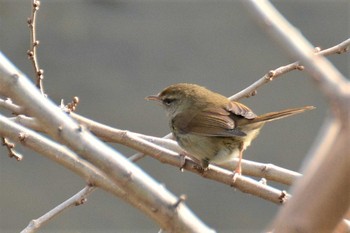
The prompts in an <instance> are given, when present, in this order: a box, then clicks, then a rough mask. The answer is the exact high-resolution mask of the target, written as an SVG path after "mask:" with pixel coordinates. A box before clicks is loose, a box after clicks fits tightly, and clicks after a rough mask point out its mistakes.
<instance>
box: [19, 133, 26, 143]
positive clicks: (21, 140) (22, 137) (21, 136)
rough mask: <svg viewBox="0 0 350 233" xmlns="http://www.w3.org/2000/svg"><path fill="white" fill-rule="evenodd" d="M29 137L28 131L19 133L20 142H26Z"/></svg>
mask: <svg viewBox="0 0 350 233" xmlns="http://www.w3.org/2000/svg"><path fill="white" fill-rule="evenodd" d="M27 138H28V135H27V134H26V133H23V132H21V133H19V135H18V140H19V141H20V142H24V141H25V140H26V139H27Z"/></svg>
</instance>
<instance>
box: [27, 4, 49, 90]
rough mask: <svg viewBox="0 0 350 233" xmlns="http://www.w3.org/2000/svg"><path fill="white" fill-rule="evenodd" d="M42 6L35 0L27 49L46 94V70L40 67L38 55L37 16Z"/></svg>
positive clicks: (37, 83) (37, 81) (28, 21)
mask: <svg viewBox="0 0 350 233" xmlns="http://www.w3.org/2000/svg"><path fill="white" fill-rule="evenodd" d="M39 8H40V1H39V0H33V2H32V15H31V17H30V18H28V20H27V23H28V27H29V29H30V40H31V41H30V49H29V50H28V51H27V55H28V59H29V60H31V61H32V64H33V67H34V71H35V75H36V77H37V80H36V86H37V88H38V89H39V90H40V92H41V94H42V95H45V92H44V86H43V79H44V70H42V69H40V67H39V63H38V57H37V51H36V49H37V47H38V46H39V41H38V40H37V39H36V17H37V13H38V10H39Z"/></svg>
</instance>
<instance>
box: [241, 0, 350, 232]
mask: <svg viewBox="0 0 350 233" xmlns="http://www.w3.org/2000/svg"><path fill="white" fill-rule="evenodd" d="M244 3H246V5H247V6H248V7H249V9H250V10H251V11H252V12H253V15H254V16H255V17H256V18H257V21H258V22H259V23H262V26H263V28H264V29H265V30H266V31H267V32H268V33H270V34H271V35H272V36H274V38H275V39H276V40H277V41H278V42H280V43H281V45H282V46H283V48H284V49H286V51H287V52H288V53H289V54H290V55H291V56H292V57H293V58H295V59H298V60H300V61H301V62H302V64H304V66H305V70H306V71H308V73H309V74H310V75H311V77H312V78H313V80H314V81H315V82H316V83H317V84H318V86H319V87H320V89H321V91H322V92H323V94H324V95H325V96H326V98H327V99H328V100H329V103H330V107H331V109H332V112H331V113H332V117H333V119H331V121H330V122H329V121H327V122H328V124H329V125H328V126H327V128H326V131H325V130H323V131H322V133H323V134H325V135H324V136H323V137H319V138H321V140H320V141H317V144H316V145H315V146H314V148H316V149H313V150H312V151H311V152H310V155H309V158H310V164H309V165H308V166H307V168H306V170H305V174H304V177H303V178H302V179H300V180H299V182H297V183H296V185H295V187H294V191H293V193H294V194H293V199H291V201H290V202H288V203H287V205H286V206H285V208H283V209H282V211H281V212H280V213H279V214H278V216H277V217H276V219H275V222H274V224H273V228H274V231H275V232H283V233H289V232H332V231H333V230H334V229H335V227H336V226H337V224H338V222H340V221H341V220H342V218H343V217H344V216H345V213H346V211H347V210H348V208H349V206H350V195H349V193H350V182H349V177H350V170H349V167H350V157H349V151H350V144H349V138H350V84H349V82H348V81H347V80H346V79H345V78H344V77H343V76H342V75H341V74H340V73H339V72H338V71H337V70H336V69H335V68H334V67H333V66H332V65H331V63H330V62H328V61H327V60H326V59H325V58H323V57H321V56H319V55H315V54H314V52H313V46H311V45H310V43H309V42H308V41H306V39H305V38H304V37H303V36H302V35H301V34H300V32H299V31H297V30H296V29H295V28H293V26H292V25H290V24H289V23H288V22H287V21H286V20H285V19H284V18H283V16H282V15H280V14H279V12H278V11H277V10H276V9H275V8H274V7H273V6H272V5H271V4H270V3H269V2H268V1H264V0H260V1H253V0H248V1H244ZM348 41H349V40H348Z"/></svg>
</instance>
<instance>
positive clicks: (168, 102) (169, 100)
mask: <svg viewBox="0 0 350 233" xmlns="http://www.w3.org/2000/svg"><path fill="white" fill-rule="evenodd" d="M175 100H176V99H174V98H165V99H164V100H163V103H164V104H165V105H167V106H169V105H170V104H171V103H173V102H174V101H175Z"/></svg>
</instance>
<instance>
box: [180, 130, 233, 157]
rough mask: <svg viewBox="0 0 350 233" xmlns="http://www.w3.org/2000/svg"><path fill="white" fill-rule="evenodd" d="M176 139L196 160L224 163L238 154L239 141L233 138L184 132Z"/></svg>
mask: <svg viewBox="0 0 350 233" xmlns="http://www.w3.org/2000/svg"><path fill="white" fill-rule="evenodd" d="M177 141H178V143H179V145H180V146H181V147H182V148H183V149H185V150H186V151H187V152H188V153H189V154H190V156H193V157H194V158H196V159H198V160H207V161H210V162H214V163H224V162H227V161H229V160H231V159H233V158H235V157H238V155H239V144H240V143H239V141H238V140H237V139H234V138H222V137H206V136H199V135H189V134H185V135H181V136H180V137H177Z"/></svg>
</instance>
